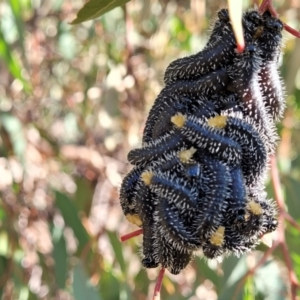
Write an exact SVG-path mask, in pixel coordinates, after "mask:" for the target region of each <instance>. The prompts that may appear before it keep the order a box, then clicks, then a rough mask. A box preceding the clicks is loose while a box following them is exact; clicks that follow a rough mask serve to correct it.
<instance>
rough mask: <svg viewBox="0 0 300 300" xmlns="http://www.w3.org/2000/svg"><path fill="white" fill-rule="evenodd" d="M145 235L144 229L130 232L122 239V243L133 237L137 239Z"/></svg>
mask: <svg viewBox="0 0 300 300" xmlns="http://www.w3.org/2000/svg"><path fill="white" fill-rule="evenodd" d="M142 233H143V229H138V230H136V231H133V232H130V233H128V234H125V235H123V236H121V237H120V240H121V242H125V241H127V240H129V239H131V238H133V237H136V236H138V235H140V234H142Z"/></svg>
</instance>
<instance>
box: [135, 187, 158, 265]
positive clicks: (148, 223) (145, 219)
mask: <svg viewBox="0 0 300 300" xmlns="http://www.w3.org/2000/svg"><path fill="white" fill-rule="evenodd" d="M155 197H156V196H155V195H154V194H153V193H151V191H150V189H149V188H148V187H147V186H145V185H144V184H143V183H141V182H139V183H138V189H137V193H136V195H135V204H136V211H137V213H138V215H139V217H140V219H141V220H142V228H143V259H142V264H143V266H144V267H145V268H156V267H157V266H158V264H159V262H157V261H156V260H155V257H154V256H153V251H154V242H155V240H154V234H153V228H154V215H153V214H154V211H155V204H154V202H155Z"/></svg>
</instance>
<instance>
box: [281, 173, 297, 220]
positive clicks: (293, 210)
mask: <svg viewBox="0 0 300 300" xmlns="http://www.w3.org/2000/svg"><path fill="white" fill-rule="evenodd" d="M282 183H283V186H284V187H285V189H286V191H285V195H286V197H285V201H286V204H287V207H288V211H289V213H290V214H291V216H292V217H293V218H295V219H296V220H297V219H300V209H299V193H300V185H299V180H296V179H294V178H292V177H291V176H283V177H282Z"/></svg>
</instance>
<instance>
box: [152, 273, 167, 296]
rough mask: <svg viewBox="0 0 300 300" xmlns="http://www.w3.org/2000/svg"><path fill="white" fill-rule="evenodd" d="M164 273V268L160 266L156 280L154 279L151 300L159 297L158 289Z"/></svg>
mask: <svg viewBox="0 0 300 300" xmlns="http://www.w3.org/2000/svg"><path fill="white" fill-rule="evenodd" d="M164 274H165V268H161V269H160V271H159V274H158V277H157V280H156V284H155V288H154V293H153V298H152V300H159V299H160V290H161V285H162V280H163V278H164Z"/></svg>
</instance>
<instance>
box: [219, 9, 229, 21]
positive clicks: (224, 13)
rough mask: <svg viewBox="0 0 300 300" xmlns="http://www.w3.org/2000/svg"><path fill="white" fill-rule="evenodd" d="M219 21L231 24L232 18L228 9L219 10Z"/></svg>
mask: <svg viewBox="0 0 300 300" xmlns="http://www.w3.org/2000/svg"><path fill="white" fill-rule="evenodd" d="M218 19H219V20H220V21H223V22H229V21H230V18H229V12H228V9H226V8H223V9H221V10H219V11H218Z"/></svg>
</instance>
